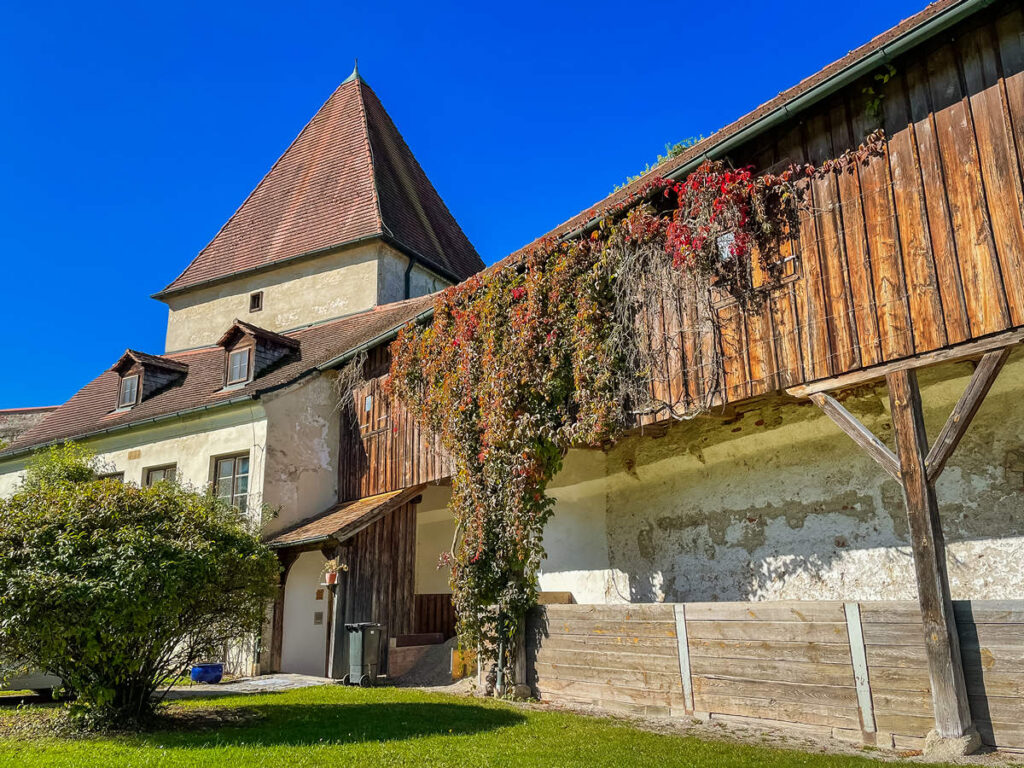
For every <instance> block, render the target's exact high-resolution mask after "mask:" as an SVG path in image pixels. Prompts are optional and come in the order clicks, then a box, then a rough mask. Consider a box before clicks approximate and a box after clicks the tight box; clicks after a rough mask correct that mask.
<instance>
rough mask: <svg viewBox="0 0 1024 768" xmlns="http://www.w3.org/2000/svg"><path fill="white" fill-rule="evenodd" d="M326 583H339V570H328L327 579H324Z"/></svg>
mask: <svg viewBox="0 0 1024 768" xmlns="http://www.w3.org/2000/svg"><path fill="white" fill-rule="evenodd" d="M324 583H325V584H337V583H338V572H337V571H328V572H327V573H326V574H325V581H324Z"/></svg>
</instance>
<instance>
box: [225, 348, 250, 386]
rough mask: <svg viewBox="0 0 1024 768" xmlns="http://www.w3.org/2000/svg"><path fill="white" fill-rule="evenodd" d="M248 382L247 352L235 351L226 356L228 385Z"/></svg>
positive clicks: (242, 350)
mask: <svg viewBox="0 0 1024 768" xmlns="http://www.w3.org/2000/svg"><path fill="white" fill-rule="evenodd" d="M248 380H249V350H248V349H236V350H235V351H234V352H232V353H231V354H230V355H228V381H227V383H228V384H240V383H242V382H243V381H248Z"/></svg>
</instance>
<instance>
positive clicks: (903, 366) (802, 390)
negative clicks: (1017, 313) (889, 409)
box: [786, 328, 1024, 397]
mask: <svg viewBox="0 0 1024 768" xmlns="http://www.w3.org/2000/svg"><path fill="white" fill-rule="evenodd" d="M1021 342H1024V328H1018V329H1017V330H1014V331H1004V332H1002V333H997V334H994V335H992V336H989V337H988V338H985V339H981V340H979V341H972V342H968V343H967V344H959V345H957V346H955V347H947V348H945V349H937V350H935V351H934V352H926V353H924V354H923V355H917V356H915V357H908V358H904V359H903V360H897V361H895V362H892V363H886V364H885V365H876V366H874V367H871V368H864V369H862V370H859V371H853V372H851V373H847V374H843V375H841V376H833V377H831V378H828V379H821V380H819V381H813V382H810V383H808V384H800V385H798V386H795V387H789V388H788V389H787V390H786V393H787V394H789V395H792V396H793V397H810V396H811V395H813V394H815V393H817V392H830V391H832V390H835V389H842V388H843V387H853V386H856V385H858V384H866V383H868V382H869V381H876V380H878V379H881V378H882V377H884V376H888V375H889V374H890V373H895V372H897V371H907V370H912V369H914V368H923V367H925V366H927V365H936V364H938V363H949V362H953V361H955V360H965V359H967V358H971V357H978V356H979V355H983V354H985V353H986V352H991V351H993V350H999V349H1003V348H1004V347H1011V346H1013V345H1015V344H1020V343H1021Z"/></svg>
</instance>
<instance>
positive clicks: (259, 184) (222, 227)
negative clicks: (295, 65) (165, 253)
mask: <svg viewBox="0 0 1024 768" xmlns="http://www.w3.org/2000/svg"><path fill="white" fill-rule="evenodd" d="M345 82H348V81H345ZM343 85H345V83H344V82H343V83H340V84H339V85H338V87H337V88H335V89H334V90H333V91H331V95H330V96H328V97H327V99H326V100H325V101H324V103H323V104H321V105H320V106H319V108H317V110H316V112H314V113H313V115H312V116H311V117H310V118H309V120H307V121H306V123H305V125H303V126H302V128H301V130H299V132H298V133H297V134H295V137H294V138H293V139H292V140H291V141H290V142H289V143H288V146H287V147H285V150H284V151H283V152H282V153H281V154H280V155H278V157H277V159H276V160H275V161H274V163H273V165H271V166H270V170H268V171H267V172H266V173H265V174H263V176H262V177H260V180H259V181H258V182H257V183H256V186H255V187H253V188H252V189H251V190H250V191H249V194H248V195H246V196H245V199H244V200H242V202H241V203H240V204H239V206H238V207H237V208H235V210H234V212H233V213H232V214H231V215H230V216H228V218H227V221H225V222H224V223H223V224H221V225H220V228H219V229H218V230H217V232H216V233H215V234H214V236H213V237H211V238H210V239H209V241H207V243H206V245H204V246H203V247H202V248H200V249H199V251H198V252H197V253H196V255H195V256H193V257H192V260H191V261H190V262H189V263H188V265H187V266H186V267H185V268H184V269H183V270H181V272H179V273H178V275H177V276H176V277H175V278H174V279H173V280H171V282H169V283H168V284H167V285H166V286H165V287H164V288H163V289H162V290H160V291H158V292H156V293H154V294H152V295H151V296H150V298H151V299H155V298H158V297H159V296H161V295H162V294H164V293H166V292H167V289H168V288H170V287H171V286H172V285H174V284H175V283H176V282H178V280H180V279H181V278H182V277H184V275H185V273H186V272H188V271H189V270H190V269H191V268H192V265H193V264H195V263H196V261H197V260H198V259H199V257H200V256H202V255H203V251H205V250H206V249H207V248H209V247H210V246H211V245H213V241H214V240H216V239H217V238H218V237H220V234H221V233H222V232H223V231H224V230H225V229H227V227H228V225H229V224H231V222H232V221H234V219H235V217H236V216H238V214H239V213H241V211H242V209H243V208H244V207H245V204H246V203H248V202H249V200H251V199H252V197H253V195H255V194H256V192H257V191H258V190H259V189H260V187H262V186H263V185H264V184H265V183H266V181H267V179H268V178H270V174H272V173H273V172H274V169H275V168H277V167H278V165H279V164H280V163H281V161H282V160H284V158H285V155H287V154H288V151H289V150H290V149H291V148H292V147H294V146H295V145H296V144H297V143H298V141H299V139H301V138H302V134H304V133H305V132H306V131H307V130H308V129H309V127H310V125H312V124H313V121H314V120H316V117H317V115H319V114H320V112H321V110H323V108H324V107H326V106H327V105H328V103H330V101H331V99H333V98H334V94H336V93H337V92H338V91H340V90H341V88H342V86H343Z"/></svg>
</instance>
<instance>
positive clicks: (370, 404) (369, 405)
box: [363, 395, 373, 413]
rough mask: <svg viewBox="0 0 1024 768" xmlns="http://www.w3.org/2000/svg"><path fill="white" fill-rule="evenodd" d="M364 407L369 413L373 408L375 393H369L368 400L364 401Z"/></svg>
mask: <svg viewBox="0 0 1024 768" xmlns="http://www.w3.org/2000/svg"><path fill="white" fill-rule="evenodd" d="M363 408H364V409H365V410H366V412H367V413H369V412H370V411H372V410H373V395H367V396H366V401H365V402H364V403H363Z"/></svg>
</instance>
